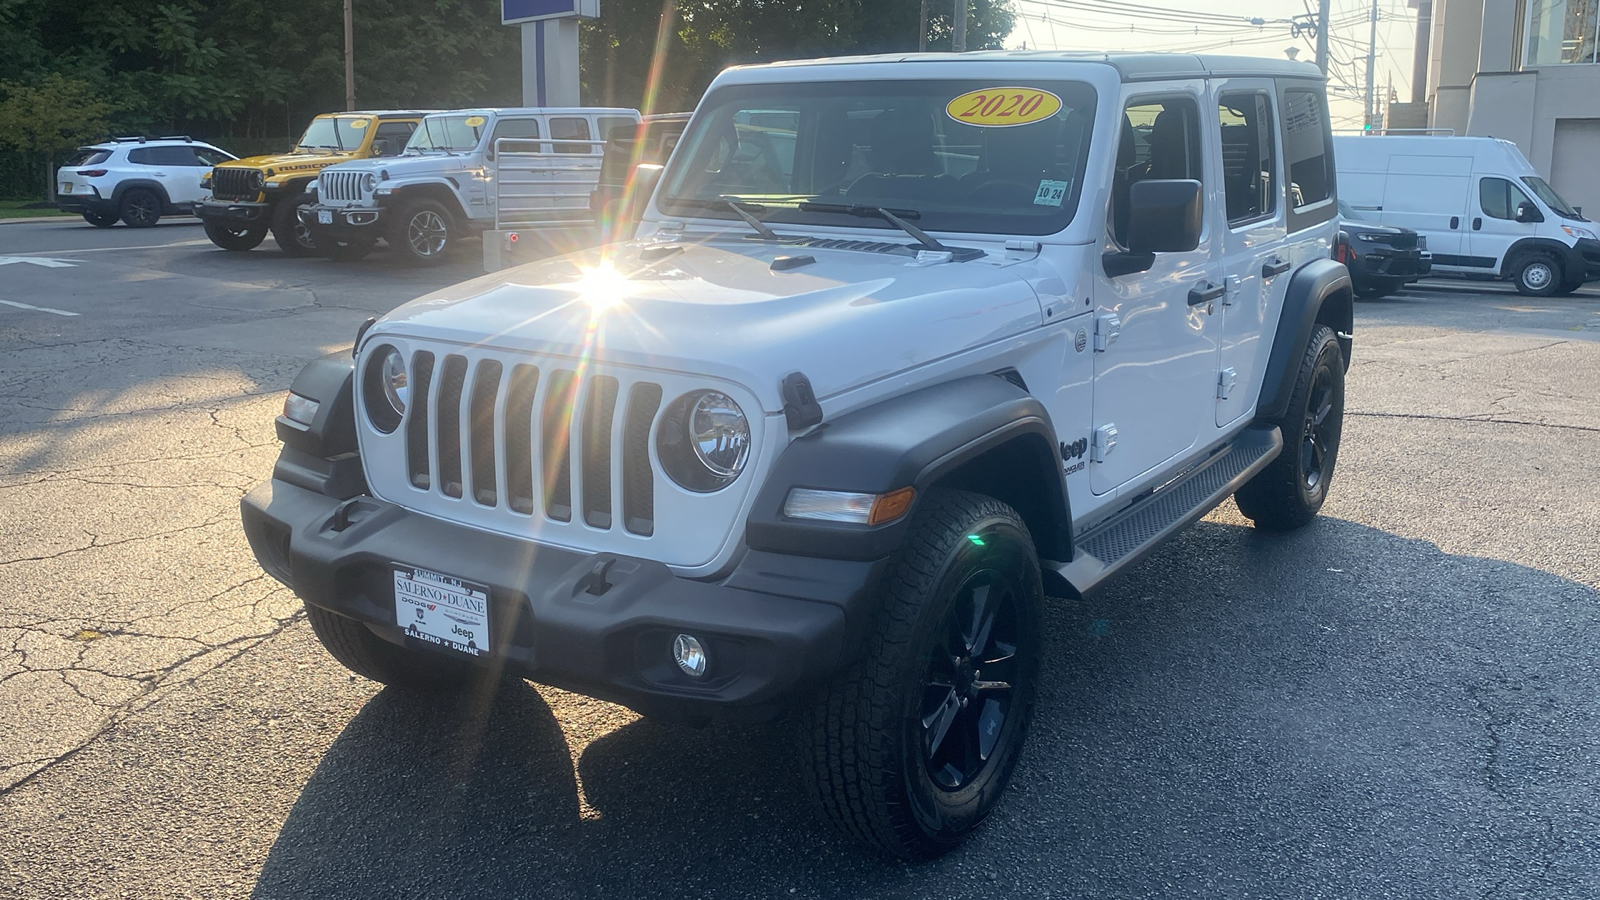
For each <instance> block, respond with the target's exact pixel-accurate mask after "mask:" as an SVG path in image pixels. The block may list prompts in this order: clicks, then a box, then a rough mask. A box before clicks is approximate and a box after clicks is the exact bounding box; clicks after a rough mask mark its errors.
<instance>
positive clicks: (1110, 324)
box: [1094, 313, 1122, 431]
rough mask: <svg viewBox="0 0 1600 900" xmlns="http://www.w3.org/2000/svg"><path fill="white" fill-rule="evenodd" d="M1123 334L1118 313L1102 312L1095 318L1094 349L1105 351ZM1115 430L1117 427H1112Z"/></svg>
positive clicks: (1100, 351) (1097, 351)
mask: <svg viewBox="0 0 1600 900" xmlns="http://www.w3.org/2000/svg"><path fill="white" fill-rule="evenodd" d="M1121 334H1122V320H1121V319H1119V318H1117V314H1116V313H1101V314H1100V315H1098V316H1096V317H1095V320H1094V349H1095V352H1096V353H1104V352H1105V351H1106V350H1107V349H1108V348H1110V346H1111V345H1112V344H1115V343H1116V342H1117V338H1118V337H1119V336H1121ZM1112 430H1113V431H1115V430H1116V429H1112Z"/></svg>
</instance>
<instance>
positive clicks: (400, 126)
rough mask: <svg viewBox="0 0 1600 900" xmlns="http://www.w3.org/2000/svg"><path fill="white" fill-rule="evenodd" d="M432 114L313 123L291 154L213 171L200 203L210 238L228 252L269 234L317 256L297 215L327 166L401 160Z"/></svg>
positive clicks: (391, 113) (351, 116) (340, 117)
mask: <svg viewBox="0 0 1600 900" xmlns="http://www.w3.org/2000/svg"><path fill="white" fill-rule="evenodd" d="M426 114H427V113H426V112H418V111H415V110H408V111H400V110H388V111H382V112H348V113H326V114H324V115H320V116H317V117H316V118H315V119H312V120H311V124H310V125H308V126H306V133H305V134H303V135H301V136H300V140H299V141H298V142H297V143H296V144H295V147H294V149H293V150H290V151H289V152H288V153H282V154H276V155H269V156H252V157H250V158H249V159H236V160H231V161H229V162H227V163H224V164H222V165H220V166H217V167H216V168H213V169H212V170H211V174H210V175H207V176H205V178H204V179H203V180H202V182H201V186H202V187H205V188H208V189H210V191H211V195H210V196H209V197H206V198H205V199H204V200H202V201H200V202H199V203H197V204H195V208H194V214H195V215H196V216H199V217H200V220H201V221H203V222H205V224H206V237H208V238H210V239H211V242H212V243H213V244H216V245H217V246H218V247H221V248H223V249H225V250H251V249H254V248H255V246H256V245H257V244H260V243H261V242H262V241H263V240H264V239H265V238H266V236H267V231H268V230H271V232H272V238H273V240H275V241H277V242H278V247H279V248H281V249H282V250H283V252H284V253H286V254H288V255H289V256H311V255H314V254H315V253H316V252H317V251H316V247H315V246H313V245H312V243H311V231H310V229H309V228H307V227H306V226H305V225H303V224H301V222H300V220H299V219H298V218H297V217H296V216H295V209H296V208H297V207H299V206H302V205H304V204H307V203H309V202H311V197H310V196H309V195H308V194H307V193H306V186H307V185H309V184H311V183H312V182H313V181H314V180H315V179H316V177H317V173H318V172H320V171H322V168H323V167H324V166H331V165H333V164H334V163H337V162H346V161H348V160H352V159H366V158H368V157H373V156H398V155H399V154H400V151H401V150H404V149H405V146H406V141H408V140H410V138H411V132H413V131H415V130H416V128H417V123H418V122H420V121H421V120H422V117H423V116H424V115H426Z"/></svg>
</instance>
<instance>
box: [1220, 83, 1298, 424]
mask: <svg viewBox="0 0 1600 900" xmlns="http://www.w3.org/2000/svg"><path fill="white" fill-rule="evenodd" d="M1212 84H1213V89H1214V91H1215V100H1214V101H1213V103H1212V104H1211V107H1210V108H1211V109H1215V110H1216V111H1217V122H1218V126H1219V131H1220V135H1221V147H1222V153H1221V154H1220V156H1219V157H1218V158H1217V160H1216V162H1215V163H1213V165H1212V172H1213V173H1214V174H1215V175H1216V176H1217V177H1218V179H1219V181H1220V183H1221V185H1222V192H1221V193H1222V198H1223V203H1222V206H1223V215H1224V216H1225V218H1226V219H1227V227H1225V228H1222V229H1220V232H1221V242H1222V247H1221V253H1222V276H1223V283H1224V286H1225V287H1226V289H1227V293H1226V294H1225V295H1224V297H1223V299H1222V300H1221V301H1220V303H1219V305H1218V308H1217V311H1216V316H1217V318H1219V319H1221V320H1222V335H1221V337H1222V352H1221V362H1220V364H1219V368H1218V371H1217V373H1216V389H1217V394H1216V396H1217V404H1216V413H1217V415H1216V424H1217V426H1218V427H1226V426H1228V425H1231V424H1233V423H1234V422H1236V421H1238V420H1239V419H1240V417H1242V416H1244V415H1245V414H1246V413H1248V412H1249V411H1250V410H1251V408H1252V407H1253V406H1254V405H1255V391H1253V390H1251V386H1252V385H1255V384H1258V383H1259V382H1260V374H1261V373H1259V372H1256V371H1255V368H1256V367H1257V366H1260V365H1262V364H1263V362H1264V359H1265V354H1263V353H1261V340H1262V330H1263V328H1264V323H1266V322H1269V321H1275V320H1276V318H1277V313H1276V310H1279V309H1282V308H1283V295H1284V293H1285V292H1286V291H1287V290H1288V287H1289V277H1288V273H1289V268H1290V267H1289V256H1288V251H1287V250H1286V248H1285V246H1284V244H1285V240H1286V237H1287V234H1288V228H1287V226H1286V224H1285V222H1286V219H1285V215H1286V214H1285V212H1284V210H1283V204H1282V203H1280V202H1278V198H1279V196H1280V195H1282V193H1283V189H1282V187H1281V182H1280V180H1279V179H1280V178H1281V177H1282V176H1281V174H1280V173H1279V166H1278V158H1279V152H1278V147H1277V143H1278V142H1277V141H1276V140H1275V135H1276V134H1277V125H1276V122H1277V119H1278V115H1277V110H1276V103H1275V100H1274V95H1275V93H1276V92H1275V91H1274V90H1273V84H1272V82H1271V81H1269V80H1262V79H1241V78H1230V79H1226V80H1221V81H1215V82H1213V83H1212Z"/></svg>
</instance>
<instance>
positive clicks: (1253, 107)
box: [1217, 91, 1278, 225]
mask: <svg viewBox="0 0 1600 900" xmlns="http://www.w3.org/2000/svg"><path fill="white" fill-rule="evenodd" d="M1217 99H1218V102H1217V118H1218V119H1219V120H1220V121H1221V124H1222V190H1223V196H1224V197H1225V198H1226V200H1227V207H1228V224H1229V225H1238V224H1240V223H1243V222H1249V221H1251V220H1253V219H1263V218H1267V217H1269V216H1271V215H1272V214H1273V213H1274V212H1276V210H1277V197H1278V186H1277V180H1276V179H1277V176H1276V174H1275V173H1276V171H1277V168H1278V166H1277V159H1276V157H1275V154H1274V153H1273V143H1274V142H1273V139H1272V135H1273V132H1274V131H1275V129H1274V127H1273V123H1272V98H1271V96H1270V95H1268V94H1266V93H1264V92H1262V91H1240V92H1237V93H1226V94H1223V95H1222V96H1221V97H1219V98H1217Z"/></svg>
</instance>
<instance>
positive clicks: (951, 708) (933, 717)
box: [922, 687, 961, 760]
mask: <svg viewBox="0 0 1600 900" xmlns="http://www.w3.org/2000/svg"><path fill="white" fill-rule="evenodd" d="M960 713H961V699H960V698H959V697H957V696H956V691H955V688H952V687H947V688H946V690H945V696H944V699H943V700H942V701H938V703H937V705H936V706H934V708H933V710H932V711H931V712H929V713H928V714H926V715H924V716H923V717H922V728H923V731H924V732H925V735H926V736H925V737H924V738H923V745H922V746H923V751H924V752H925V753H926V754H927V758H928V759H929V760H933V759H934V758H935V757H936V756H938V754H939V750H940V748H941V747H942V746H944V741H945V738H946V737H947V736H948V735H949V734H950V727H951V726H952V725H954V724H955V723H956V718H957V717H958V716H959V714H960Z"/></svg>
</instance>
